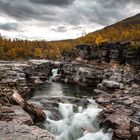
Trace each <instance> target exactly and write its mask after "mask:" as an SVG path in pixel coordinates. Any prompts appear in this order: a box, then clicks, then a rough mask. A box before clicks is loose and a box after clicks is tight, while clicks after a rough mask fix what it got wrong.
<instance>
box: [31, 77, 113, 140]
mask: <svg viewBox="0 0 140 140" xmlns="http://www.w3.org/2000/svg"><path fill="white" fill-rule="evenodd" d="M93 96H96V95H94V94H93V88H92V87H86V86H85V87H83V86H78V85H73V84H66V83H59V82H52V80H51V78H50V79H49V80H47V81H46V82H45V84H44V85H42V86H40V87H39V88H37V89H36V90H35V92H34V93H33V97H32V98H31V100H32V101H34V102H35V103H37V104H38V105H40V106H42V107H43V109H44V111H45V113H46V116H47V118H46V120H45V121H43V122H36V125H37V126H39V127H40V128H42V129H45V130H47V131H49V132H50V133H51V135H53V136H54V137H55V139H56V140H111V139H112V138H111V137H112V133H111V130H105V129H100V128H99V123H100V120H99V119H98V118H97V115H98V114H99V113H100V112H101V111H102V109H100V108H98V105H97V104H96V103H95V101H94V100H93V99H92V98H93ZM48 106H49V107H48Z"/></svg>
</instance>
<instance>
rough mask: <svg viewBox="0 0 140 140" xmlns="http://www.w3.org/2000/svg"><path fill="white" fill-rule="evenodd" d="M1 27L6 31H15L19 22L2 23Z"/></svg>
mask: <svg viewBox="0 0 140 140" xmlns="http://www.w3.org/2000/svg"><path fill="white" fill-rule="evenodd" d="M0 29H1V30H5V31H12V30H13V31H14V30H17V29H18V24H17V23H1V24H0Z"/></svg>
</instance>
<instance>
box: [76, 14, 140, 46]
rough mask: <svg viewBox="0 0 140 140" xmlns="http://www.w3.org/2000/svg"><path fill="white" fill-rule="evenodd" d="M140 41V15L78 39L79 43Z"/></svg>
mask: <svg viewBox="0 0 140 140" xmlns="http://www.w3.org/2000/svg"><path fill="white" fill-rule="evenodd" d="M137 40H140V14H137V15H135V16H133V17H130V18H127V19H124V20H122V21H119V22H117V23H115V24H112V25H110V26H107V27H105V28H103V29H101V30H97V31H95V32H91V33H89V34H87V35H86V36H84V37H80V38H77V39H76V42H77V43H78V42H79V43H80V42H81V43H85V42H96V43H97V44H99V43H101V42H104V41H137Z"/></svg>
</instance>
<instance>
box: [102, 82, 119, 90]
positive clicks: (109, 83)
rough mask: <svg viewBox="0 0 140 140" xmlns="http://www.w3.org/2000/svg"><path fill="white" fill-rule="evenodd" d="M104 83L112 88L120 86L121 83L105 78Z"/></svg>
mask: <svg viewBox="0 0 140 140" xmlns="http://www.w3.org/2000/svg"><path fill="white" fill-rule="evenodd" d="M102 85H103V86H106V87H107V88H112V89H116V88H120V83H118V82H116V81H110V80H103V81H102Z"/></svg>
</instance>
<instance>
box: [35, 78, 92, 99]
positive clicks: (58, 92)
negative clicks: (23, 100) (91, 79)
mask: <svg viewBox="0 0 140 140" xmlns="http://www.w3.org/2000/svg"><path fill="white" fill-rule="evenodd" d="M39 95H43V96H45V95H47V96H74V97H89V96H94V95H93V88H91V87H90V88H89V87H82V86H78V85H73V84H65V83H59V82H51V80H48V81H46V83H45V84H44V85H42V86H40V87H39V88H37V89H36V91H35V92H34V95H33V96H39Z"/></svg>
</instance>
